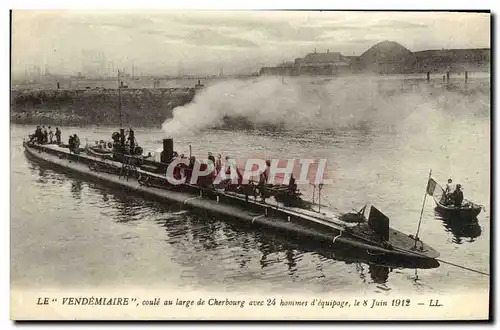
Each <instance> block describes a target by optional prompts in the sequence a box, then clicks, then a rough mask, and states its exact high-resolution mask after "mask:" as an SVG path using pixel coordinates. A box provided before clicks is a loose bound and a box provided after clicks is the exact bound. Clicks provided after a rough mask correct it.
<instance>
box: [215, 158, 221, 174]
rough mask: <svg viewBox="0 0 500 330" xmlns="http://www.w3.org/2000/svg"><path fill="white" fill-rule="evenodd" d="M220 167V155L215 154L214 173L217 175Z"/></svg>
mask: <svg viewBox="0 0 500 330" xmlns="http://www.w3.org/2000/svg"><path fill="white" fill-rule="evenodd" d="M221 168H222V155H221V154H217V160H216V161H215V174H216V175H219V172H220V170H221Z"/></svg>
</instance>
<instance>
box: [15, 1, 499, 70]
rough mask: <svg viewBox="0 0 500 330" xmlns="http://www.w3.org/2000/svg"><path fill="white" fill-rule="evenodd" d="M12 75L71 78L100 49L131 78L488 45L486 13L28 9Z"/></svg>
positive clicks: (19, 17) (19, 20)
mask: <svg viewBox="0 0 500 330" xmlns="http://www.w3.org/2000/svg"><path fill="white" fill-rule="evenodd" d="M11 28H12V30H11V32H12V55H11V56H12V71H13V74H23V73H24V72H25V66H26V65H37V66H40V67H45V66H46V65H47V67H48V68H49V70H50V72H52V73H76V72H78V71H81V70H82V62H83V60H84V58H87V59H88V55H85V54H89V53H92V52H103V53H104V55H105V57H106V59H107V61H113V62H114V64H115V68H126V69H127V70H128V71H129V72H131V67H132V65H134V68H135V72H136V74H140V73H142V74H144V75H150V74H173V75H175V74H178V73H180V72H182V73H185V74H198V75H210V74H218V73H219V72H220V70H221V69H222V70H223V71H224V73H225V74H234V73H250V72H256V71H258V69H259V68H260V67H262V66H266V65H276V64H277V63H281V62H282V61H293V60H294V58H296V57H303V56H304V55H305V54H307V53H309V52H313V51H314V50H315V49H316V50H317V51H318V52H324V51H326V50H327V49H328V50H330V51H335V52H341V53H342V54H343V55H348V56H351V55H361V54H362V53H363V52H364V51H366V50H367V49H369V48H370V47H371V46H373V45H375V44H376V43H378V42H381V41H384V40H390V41H396V42H398V43H400V44H402V45H403V46H405V47H406V48H408V49H410V50H411V51H419V50H427V49H442V48H485V47H486V48H488V47H490V15H489V14H478V13H448V12H334V11H326V12H319V11H316V12H315V11H186V10H184V11H173V10H169V11H167V10H155V11H140V10H130V11H124V10H122V11H116V10H115V11H103V10H100V11H88V10H87V11H83V10H72V11H47V10H45V11H27V10H15V11H13V13H12V26H11Z"/></svg>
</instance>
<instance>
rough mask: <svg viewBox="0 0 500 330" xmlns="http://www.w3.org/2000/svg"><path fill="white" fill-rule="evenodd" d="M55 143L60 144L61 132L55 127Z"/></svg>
mask: <svg viewBox="0 0 500 330" xmlns="http://www.w3.org/2000/svg"><path fill="white" fill-rule="evenodd" d="M56 141H57V145H60V144H61V131H60V130H59V127H56Z"/></svg>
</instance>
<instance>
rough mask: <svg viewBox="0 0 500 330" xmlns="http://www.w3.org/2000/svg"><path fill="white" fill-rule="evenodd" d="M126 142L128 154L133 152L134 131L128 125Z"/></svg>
mask: <svg viewBox="0 0 500 330" xmlns="http://www.w3.org/2000/svg"><path fill="white" fill-rule="evenodd" d="M128 142H129V144H130V154H132V155H133V154H134V149H135V136H134V131H133V130H132V127H130V129H129V131H128Z"/></svg>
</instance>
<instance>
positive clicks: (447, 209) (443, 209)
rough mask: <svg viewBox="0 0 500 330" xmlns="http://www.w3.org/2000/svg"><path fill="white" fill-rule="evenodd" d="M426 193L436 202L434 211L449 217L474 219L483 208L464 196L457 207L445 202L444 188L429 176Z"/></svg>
mask: <svg viewBox="0 0 500 330" xmlns="http://www.w3.org/2000/svg"><path fill="white" fill-rule="evenodd" d="M427 194H429V195H430V196H432V197H433V199H434V202H435V203H436V211H438V212H439V213H440V214H442V215H443V216H447V217H450V218H454V219H461V220H464V219H469V220H471V219H475V218H476V217H477V216H478V215H479V213H481V210H484V206H482V205H479V204H476V203H474V202H471V201H470V200H467V199H465V198H464V200H463V201H462V204H461V205H460V206H459V207H457V206H455V205H453V203H449V202H447V200H446V195H445V191H444V189H443V188H442V187H441V186H440V185H439V184H438V183H437V182H436V180H434V179H432V178H429V182H428V184H427Z"/></svg>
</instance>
